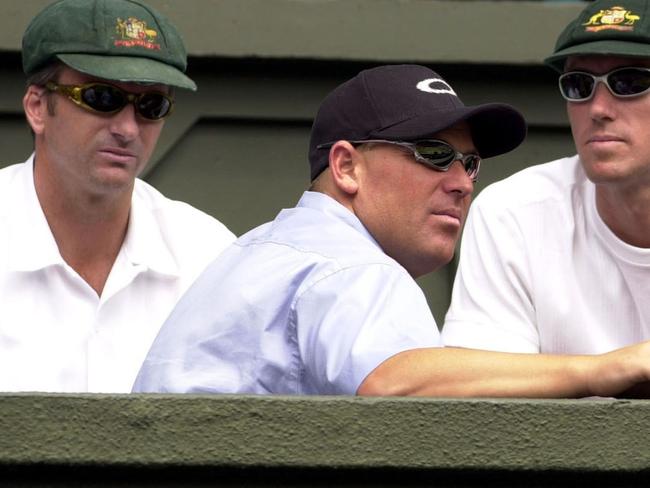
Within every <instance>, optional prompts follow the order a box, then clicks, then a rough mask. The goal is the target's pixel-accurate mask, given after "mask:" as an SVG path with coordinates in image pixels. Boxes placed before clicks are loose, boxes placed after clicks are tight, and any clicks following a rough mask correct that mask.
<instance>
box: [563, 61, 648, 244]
mask: <svg viewBox="0 0 650 488" xmlns="http://www.w3.org/2000/svg"><path fill="white" fill-rule="evenodd" d="M624 66H640V67H650V59H638V58H625V57H619V56H581V57H570V58H569V59H568V60H567V63H566V66H565V71H573V70H579V71H586V72H589V73H594V74H604V73H607V72H609V71H611V70H613V69H615V68H620V67H624ZM567 113H568V116H569V121H570V123H571V130H572V133H573V138H574V141H575V144H576V149H577V151H578V154H579V155H580V160H581V163H582V165H583V167H584V169H585V173H586V174H587V176H588V177H589V179H590V180H591V181H593V182H594V183H595V185H596V205H597V208H598V212H599V214H600V215H601V217H602V218H603V220H604V221H605V223H606V224H607V225H608V226H609V228H610V229H611V230H612V231H613V232H614V233H615V234H616V235H617V236H618V237H619V238H620V239H621V240H623V241H625V242H627V243H628V244H631V245H633V246H637V247H643V248H648V247H650V211H649V210H650V138H648V135H647V123H648V120H650V96H649V95H648V94H645V95H642V96H639V97H633V98H626V99H622V98H617V97H615V96H613V95H612V94H611V93H610V92H609V90H608V89H607V87H605V86H604V85H603V84H601V83H599V84H598V85H597V87H596V92H595V93H594V96H593V98H592V99H591V100H588V101H585V102H567Z"/></svg>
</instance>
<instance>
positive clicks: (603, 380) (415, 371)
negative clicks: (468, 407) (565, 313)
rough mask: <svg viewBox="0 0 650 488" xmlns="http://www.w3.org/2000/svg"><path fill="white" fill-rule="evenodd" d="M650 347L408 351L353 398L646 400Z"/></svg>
mask: <svg viewBox="0 0 650 488" xmlns="http://www.w3.org/2000/svg"><path fill="white" fill-rule="evenodd" d="M648 381H650V341H648V342H643V343H640V344H636V345H634V346H629V347H625V348H622V349H618V350H616V351H612V352H609V353H606V354H600V355H594V356H570V355H548V354H510V353H500V352H490V351H479V350H475V349H461V348H449V347H448V348H430V349H413V350H410V351H404V352H402V353H399V354H396V355H395V356H393V357H391V358H389V359H387V360H386V361H384V362H383V363H381V364H380V365H379V366H377V368H375V369H374V370H373V371H372V372H371V373H370V374H369V375H368V376H367V377H366V379H365V380H364V381H363V383H362V384H361V386H359V389H358V390H357V394H358V395H380V396H388V395H415V396H438V397H531V398H579V397H585V396H618V395H621V394H625V393H626V392H628V391H629V392H634V395H635V396H644V392H645V393H647V394H650V388H648V387H647V386H648V385H647V384H646V385H643V384H644V383H646V382H648Z"/></svg>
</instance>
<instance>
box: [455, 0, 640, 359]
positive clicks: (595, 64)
mask: <svg viewBox="0 0 650 488" xmlns="http://www.w3.org/2000/svg"><path fill="white" fill-rule="evenodd" d="M546 63H547V64H548V65H550V66H551V67H552V68H554V69H555V70H557V71H559V72H560V73H561V75H560V77H559V87H560V93H561V94H562V96H563V97H564V98H565V99H566V100H567V111H568V115H569V120H570V123H571V129H572V133H573V138H574V141H575V145H576V148H577V152H578V154H577V155H576V156H573V157H568V158H563V159H560V160H557V161H553V162H550V163H548V164H543V165H539V166H534V167H531V168H528V169H526V170H524V171H521V172H519V173H517V174H515V175H513V176H511V177H510V178H507V179H506V180H504V181H501V182H498V183H496V184H494V185H492V186H491V187H489V188H487V189H486V190H485V191H483V192H482V193H481V194H480V195H479V197H478V198H477V199H476V201H475V202H474V204H473V209H472V210H471V211H470V216H469V217H468V221H467V226H466V228H465V232H464V235H463V245H462V249H461V257H460V267H459V269H458V274H457V276H456V282H455V285H454V292H453V298H452V304H451V308H450V310H449V312H448V314H447V317H446V322H445V327H444V333H443V338H444V341H445V344H447V345H452V346H463V347H474V348H483V349H491V350H498V351H512V352H515V351H516V352H542V353H569V354H592V353H602V352H605V351H611V350H613V349H617V348H621V347H624V346H627V345H629V344H634V343H637V342H640V341H644V340H647V339H649V338H650V300H649V299H648V297H650V137H648V124H649V123H650V2H647V1H641V0H622V1H621V0H615V1H614V0H599V1H596V2H593V3H589V4H587V6H586V7H585V8H584V10H583V11H582V12H581V13H580V15H579V16H578V18H577V19H575V20H574V21H573V22H571V23H570V24H569V25H568V26H567V27H566V28H565V29H564V31H563V32H562V34H561V35H560V37H559V39H558V41H557V44H556V46H555V51H554V53H553V54H552V55H551V56H550V57H549V58H548V59H546Z"/></svg>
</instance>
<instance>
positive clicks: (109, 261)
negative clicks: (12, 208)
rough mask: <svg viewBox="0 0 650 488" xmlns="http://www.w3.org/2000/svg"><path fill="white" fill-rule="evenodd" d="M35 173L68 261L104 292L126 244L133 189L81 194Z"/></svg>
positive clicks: (46, 211)
mask: <svg viewBox="0 0 650 488" xmlns="http://www.w3.org/2000/svg"><path fill="white" fill-rule="evenodd" d="M49 176H50V175H47V177H44V175H43V174H42V173H41V172H39V171H37V170H36V168H35V171H34V184H35V187H36V194H37V196H38V200H39V203H40V205H41V208H42V209H43V213H44V214H45V218H46V219H47V223H48V225H49V226H50V230H51V231H52V235H53V236H54V239H55V241H56V243H57V246H58V248H59V252H60V253H61V256H62V258H63V259H64V260H65V262H66V263H67V264H68V265H69V266H70V267H72V268H73V269H74V270H75V271H76V272H77V273H78V274H79V276H81V278H83V279H84V281H86V283H88V285H90V286H91V287H92V288H93V290H95V292H96V293H97V295H99V296H101V293H102V291H103V289H104V285H105V284H106V280H107V279H108V275H109V273H110V271H111V269H112V267H113V263H114V262H115V259H116V258H117V255H118V253H119V251H120V248H121V247H122V243H123V242H124V237H125V236H126V231H127V228H128V223H129V212H130V208H131V194H132V188H131V189H129V191H123V192H120V193H119V194H108V193H107V194H102V195H97V194H79V192H77V193H74V192H73V191H70V189H67V188H66V187H65V185H59V184H57V182H56V178H50V177H49Z"/></svg>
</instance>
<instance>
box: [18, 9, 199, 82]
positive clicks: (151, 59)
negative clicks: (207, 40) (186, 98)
mask: <svg viewBox="0 0 650 488" xmlns="http://www.w3.org/2000/svg"><path fill="white" fill-rule="evenodd" d="M22 56H23V70H24V72H25V73H26V74H27V75H31V74H33V73H34V72H36V71H38V70H39V69H40V68H42V67H44V66H46V65H47V64H49V63H50V62H52V61H55V60H59V61H61V62H63V63H64V64H65V65H67V66H69V67H71V68H73V69H75V70H77V71H80V72H82V73H86V74H88V75H91V76H96V77H98V78H104V79H107V80H113V81H122V82H134V83H151V84H154V83H155V84H163V85H169V86H174V87H178V88H187V89H189V90H196V84H195V83H194V82H193V81H192V80H191V79H190V78H189V77H188V76H187V75H186V74H185V70H186V69H187V54H186V51H185V46H184V45H183V40H182V39H181V36H180V34H179V33H178V31H177V30H176V28H175V27H174V26H173V25H172V24H171V22H170V21H169V20H168V19H167V18H166V17H164V16H163V15H162V14H160V13H159V12H157V11H156V10H154V9H153V8H151V7H149V6H147V5H145V4H143V3H141V2H139V1H136V0H60V1H58V2H54V3H52V4H50V5H48V6H47V7H46V8H45V9H43V10H42V11H41V12H40V13H39V14H38V15H36V17H34V18H33V19H32V21H31V22H30V24H29V25H28V26H27V29H26V30H25V34H24V35H23V47H22Z"/></svg>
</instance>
